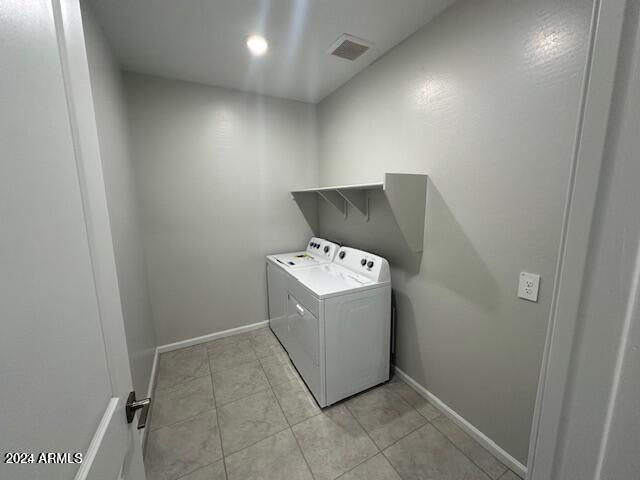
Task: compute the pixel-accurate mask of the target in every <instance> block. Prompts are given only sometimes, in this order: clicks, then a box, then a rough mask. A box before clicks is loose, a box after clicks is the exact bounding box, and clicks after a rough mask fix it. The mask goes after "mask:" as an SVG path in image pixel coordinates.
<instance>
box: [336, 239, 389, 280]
mask: <svg viewBox="0 0 640 480" xmlns="http://www.w3.org/2000/svg"><path fill="white" fill-rule="evenodd" d="M333 262H334V263H337V264H338V265H342V266H344V267H346V268H348V269H350V270H353V271H354V272H356V273H358V274H360V275H363V276H365V277H367V278H370V279H371V280H373V281H375V282H386V281H389V280H390V276H389V262H387V260H386V259H385V258H382V257H379V256H378V255H374V254H373V253H369V252H365V251H364V250H358V249H357V248H351V247H340V249H339V250H338V256H337V257H336V258H335V260H334V261H333Z"/></svg>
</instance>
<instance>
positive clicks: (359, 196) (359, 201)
mask: <svg viewBox="0 0 640 480" xmlns="http://www.w3.org/2000/svg"><path fill="white" fill-rule="evenodd" d="M336 191H337V192H338V193H339V194H340V195H341V196H342V198H344V199H345V200H346V202H347V203H348V204H349V205H351V206H352V207H353V208H355V209H356V210H358V211H359V212H360V213H361V214H362V215H364V218H365V220H366V221H367V222H368V221H369V195H367V191H366V190H336Z"/></svg>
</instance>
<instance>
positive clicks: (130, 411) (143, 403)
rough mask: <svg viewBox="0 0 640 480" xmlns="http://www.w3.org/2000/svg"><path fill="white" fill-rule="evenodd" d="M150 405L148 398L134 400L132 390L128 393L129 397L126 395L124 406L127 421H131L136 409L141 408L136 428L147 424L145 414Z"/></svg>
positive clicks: (134, 393)
mask: <svg viewBox="0 0 640 480" xmlns="http://www.w3.org/2000/svg"><path fill="white" fill-rule="evenodd" d="M150 406H151V399H150V398H143V399H141V400H136V392H134V391H132V392H131V393H129V397H127V404H126V405H125V407H124V409H125V412H126V414H127V423H131V422H133V418H134V417H135V416H136V410H140V409H142V412H140V418H138V430H140V429H141V428H144V427H145V426H146V425H147V415H148V414H149V407H150Z"/></svg>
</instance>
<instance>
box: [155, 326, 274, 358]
mask: <svg viewBox="0 0 640 480" xmlns="http://www.w3.org/2000/svg"><path fill="white" fill-rule="evenodd" d="M267 325H269V320H264V321H262V322H257V323H252V324H250V325H243V326H241V327H236V328H230V329H229V330H223V331H221V332H216V333H209V334H208V335H202V336H201V337H194V338H188V339H186V340H181V341H179V342H174V343H167V344H166V345H160V346H159V347H158V348H157V351H158V353H165V352H171V351H173V350H179V349H181V348H185V347H191V346H192V345H198V344H200V343H207V342H211V341H212V340H216V339H218V338H223V337H229V336H231V335H237V334H238V333H243V332H248V331H250V330H256V329H258V328H262V327H266V326H267Z"/></svg>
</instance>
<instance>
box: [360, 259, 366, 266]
mask: <svg viewBox="0 0 640 480" xmlns="http://www.w3.org/2000/svg"><path fill="white" fill-rule="evenodd" d="M366 264H367V259H366V258H363V259H362V260H360V265H362V266H363V267H364V266H365V265H366Z"/></svg>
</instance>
